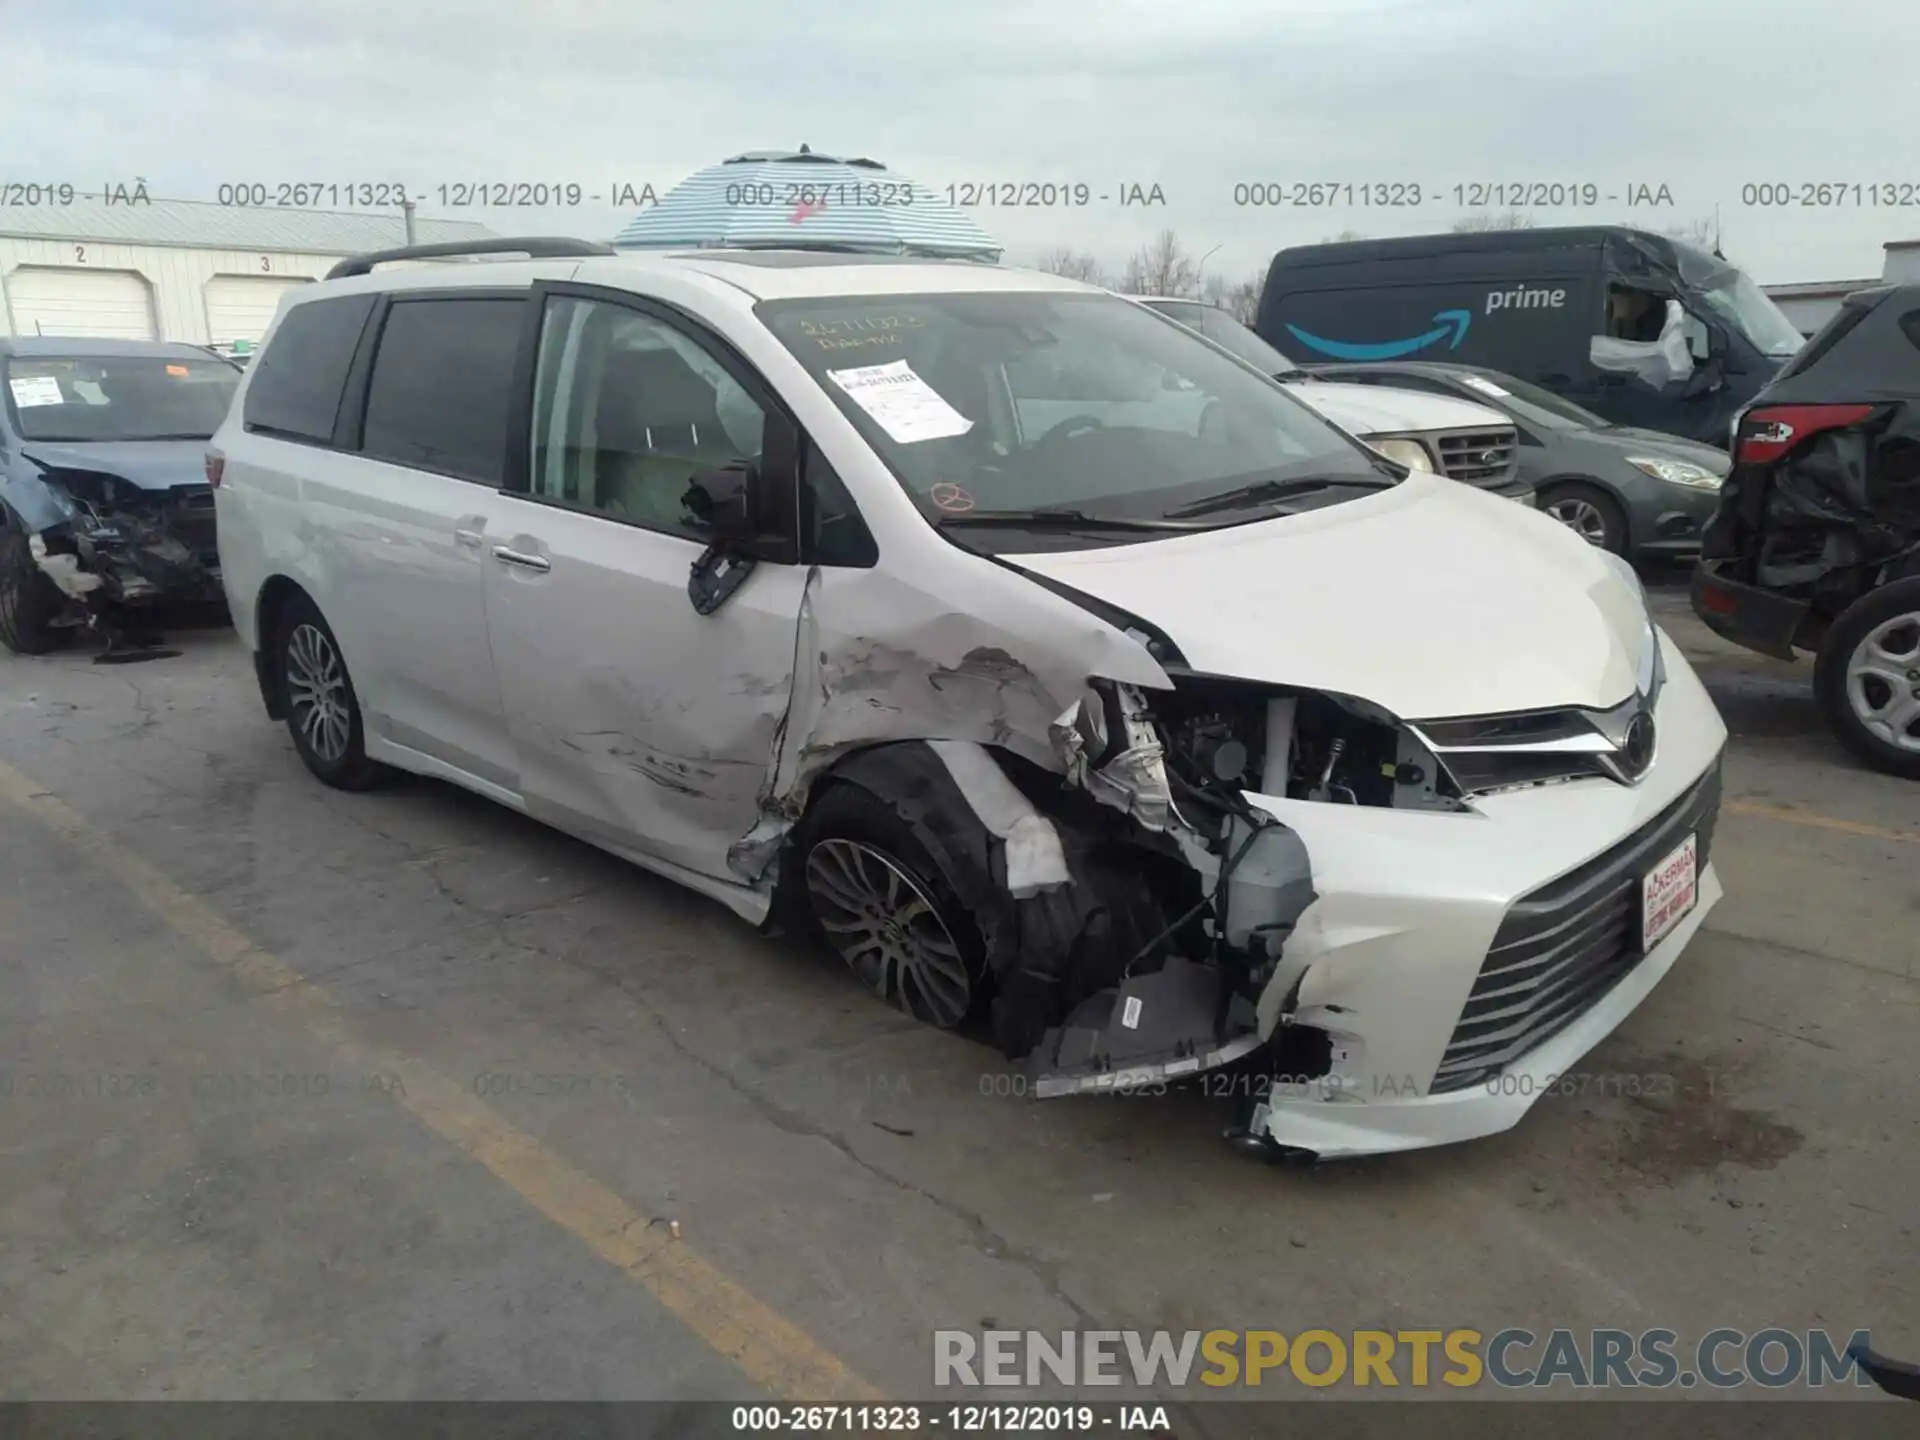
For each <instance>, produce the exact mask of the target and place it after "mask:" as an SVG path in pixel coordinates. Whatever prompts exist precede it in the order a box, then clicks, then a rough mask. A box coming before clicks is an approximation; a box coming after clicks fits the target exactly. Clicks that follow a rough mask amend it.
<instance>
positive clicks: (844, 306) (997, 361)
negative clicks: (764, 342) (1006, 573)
mask: <svg viewBox="0 0 1920 1440" xmlns="http://www.w3.org/2000/svg"><path fill="white" fill-rule="evenodd" d="M758 313H759V314H760V316H761V318H762V319H763V320H764V321H765V322H766V324H767V325H768V326H769V328H771V329H772V331H773V333H774V334H775V335H776V336H778V337H779V339H780V341H781V342H782V343H783V344H784V345H785V346H786V347H787V348H788V349H789V350H790V351H792V352H793V354H794V355H795V356H796V357H797V358H798V359H799V361H800V363H801V364H802V365H804V366H805V367H806V368H807V369H808V371H809V372H811V373H812V374H813V376H814V377H815V379H817V380H818V381H819V382H820V384H821V386H822V388H823V389H824V390H825V391H826V393H827V394H828V395H830V396H832V397H833V400H834V402H835V403H836V404H837V405H838V406H839V407H840V409H841V410H842V411H843V412H844V413H845V414H846V415H847V417H848V418H849V419H850V420H851V421H852V422H853V424H854V425H855V426H856V427H858V428H859V430H860V432H861V434H862V435H863V436H865V438H866V439H867V441H868V443H870V444H871V445H872V446H873V448H874V450H875V451H876V452H877V453H878V454H879V455H880V457H881V458H882V459H883V460H884V461H885V462H886V463H887V465H888V466H889V468H891V469H892V471H893V473H894V475H895V476H896V477H897V478H898V479H899V481H900V483H901V484H902V485H903V486H905V487H906V489H907V491H908V492H909V493H910V494H911V495H912V496H913V497H914V498H915V500H917V501H919V502H920V503H921V505H922V506H923V508H925V509H926V511H927V513H928V514H929V515H930V516H932V517H936V518H937V517H940V516H942V515H946V516H957V515H962V514H965V513H967V512H970V511H975V510H979V511H1008V510H1018V511H1031V510H1039V509H1054V510H1060V509H1072V510H1076V511H1079V512H1082V513H1084V514H1087V515H1105V516H1114V517H1122V516H1133V517H1158V516H1162V515H1164V514H1165V512H1166V511H1167V510H1168V509H1169V508H1171V507H1174V506H1177V505H1182V504H1187V503H1190V502H1192V501H1195V500H1199V499H1203V498H1207V497H1210V496H1215V495H1219V494H1221V493H1222V492H1225V491H1229V490H1234V489H1238V488H1239V487H1242V486H1246V485H1249V484H1253V483H1255V482H1259V481H1265V480H1275V481H1278V480H1294V479H1305V478H1324V479H1328V480H1332V481H1334V482H1336V483H1340V484H1344V483H1347V482H1351V483H1352V484H1353V485H1356V486H1374V485H1378V484H1379V483H1380V482H1381V479H1382V473H1381V470H1380V469H1379V468H1376V464H1377V462H1376V461H1375V459H1374V457H1372V456H1371V455H1370V454H1369V452H1367V451H1366V450H1364V449H1363V448H1362V447H1361V446H1360V445H1359V444H1358V443H1357V442H1355V441H1353V440H1350V439H1348V438H1347V437H1346V436H1344V435H1342V434H1341V433H1340V432H1339V431H1337V430H1335V429H1334V428H1333V427H1332V426H1330V425H1329V424H1327V422H1326V421H1324V420H1322V419H1321V418H1320V417H1319V416H1318V415H1316V414H1315V413H1314V412H1313V411H1312V410H1310V409H1309V408H1308V407H1307V406H1305V405H1304V404H1302V403H1301V402H1299V401H1298V400H1295V399H1294V398H1293V397H1292V396H1290V395H1288V394H1287V393H1286V391H1284V390H1283V389H1281V388H1280V386H1278V385H1277V384H1275V383H1274V382H1273V381H1271V380H1269V379H1268V378H1266V377H1265V376H1264V375H1261V374H1256V373H1255V372H1253V371H1251V370H1249V369H1247V368H1246V367H1245V366H1244V365H1242V364H1240V363H1239V362H1237V361H1235V360H1233V359H1231V358H1230V357H1228V356H1226V355H1223V354H1221V353H1220V352H1219V351H1218V350H1216V349H1214V348H1213V347H1212V346H1210V345H1206V344H1203V343H1201V341H1200V340H1199V339H1198V338H1196V337H1195V336H1194V335H1193V334H1192V332H1191V331H1189V330H1187V329H1185V328H1184V327H1182V326H1179V325H1169V324H1167V323H1166V321H1165V320H1163V319H1162V318H1160V317H1159V316H1157V315H1152V314H1149V313H1148V312H1147V311H1146V310H1144V309H1143V308H1141V307H1140V306H1138V305H1135V304H1134V303H1132V302H1131V301H1128V300H1122V299H1120V298H1118V297H1116V296H1112V295H1075V294H1052V293H1046V292H1038V291H1002V292H990V293H981V292H977V291H976V292H966V293H958V294H938V295H900V296H859V297H841V298H835V299H825V300H816V299H807V300H779V301H770V302H767V303H764V304H762V305H761V306H760V307H759V309H758ZM1307 493H1308V492H1307V491H1304V490H1303V491H1302V492H1301V494H1302V495H1303V496H1304V495H1306V494H1307ZM1359 493H1361V492H1360V491H1358V490H1355V491H1353V492H1351V494H1349V493H1348V492H1346V491H1345V490H1337V491H1335V492H1334V493H1333V496H1332V498H1335V499H1342V500H1344V499H1349V498H1353V496H1354V495H1357V494H1359ZM1328 498H1329V496H1328V492H1327V491H1325V490H1324V489H1323V490H1319V491H1317V492H1315V496H1314V498H1313V499H1312V500H1307V499H1302V500H1301V502H1300V503H1303V504H1305V503H1316V504H1317V503H1326V501H1327V499H1328ZM1253 503H1255V502H1253V501H1252V500H1249V501H1247V502H1246V505H1251V504H1253ZM1264 503H1267V504H1271V503H1272V502H1271V501H1270V500H1269V501H1266V502H1264ZM1241 508H1242V510H1243V511H1244V509H1245V508H1246V506H1245V505H1243V506H1242V507H1241ZM1229 510H1230V507H1228V508H1227V509H1223V511H1222V512H1220V513H1221V518H1220V522H1219V523H1222V524H1227V523H1232V521H1231V519H1230V518H1228V514H1229ZM1240 518H1242V519H1244V518H1245V515H1244V513H1243V514H1242V515H1241V517H1240Z"/></svg>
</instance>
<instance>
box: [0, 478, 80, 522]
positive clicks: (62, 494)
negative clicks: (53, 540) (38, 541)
mask: <svg viewBox="0 0 1920 1440" xmlns="http://www.w3.org/2000/svg"><path fill="white" fill-rule="evenodd" d="M0 501H5V502H6V506H7V508H8V509H9V510H11V511H13V513H14V514H15V515H17V516H19V517H20V523H21V524H22V525H23V526H24V527H25V528H26V530H27V532H28V533H29V534H34V533H37V532H39V531H41V530H51V529H53V528H54V526H56V525H64V524H66V523H67V522H68V521H69V520H71V519H73V517H74V515H75V513H76V511H77V507H76V506H75V505H74V503H73V497H72V496H70V495H69V494H67V492H66V489H65V488H64V487H63V486H61V485H60V484H59V483H57V482H56V481H52V480H49V479H47V478H46V476H44V475H42V474H40V473H39V472H38V471H37V470H35V469H33V468H32V467H31V466H26V465H22V466H20V467H17V468H16V469H14V470H12V471H11V472H9V473H7V474H5V475H0Z"/></svg>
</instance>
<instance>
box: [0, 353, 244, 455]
mask: <svg viewBox="0 0 1920 1440" xmlns="http://www.w3.org/2000/svg"><path fill="white" fill-rule="evenodd" d="M6 373H7V391H6V399H7V404H8V408H9V409H10V411H11V412H12V414H13V417H14V424H15V426H16V427H17V428H18V430H19V432H20V436H21V438H22V439H25V440H47V441H53V440H69V441H95V440H204V439H206V438H207V437H209V436H210V435H212V434H213V432H214V431H215V430H217V429H219V428H220V422H221V421H222V420H224V419H225V418H226V414H227V404H228V402H229V401H231V400H232V399H233V392H234V390H235V388H236V387H238V385H239V384H240V372H239V371H238V370H236V369H234V367H233V366H231V365H228V364H226V363H225V362H223V361H219V360H213V359H208V360H180V359H174V358H170V357H167V356H149V355H99V356H94V355H61V356H37V357H29V356H18V355H16V356H14V357H13V358H12V359H10V360H8V361H7V365H6Z"/></svg>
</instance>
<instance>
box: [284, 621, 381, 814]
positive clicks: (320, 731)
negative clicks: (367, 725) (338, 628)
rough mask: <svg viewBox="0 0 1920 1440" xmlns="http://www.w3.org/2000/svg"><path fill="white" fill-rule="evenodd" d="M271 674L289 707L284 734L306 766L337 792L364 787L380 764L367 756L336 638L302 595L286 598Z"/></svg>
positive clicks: (375, 780)
mask: <svg viewBox="0 0 1920 1440" xmlns="http://www.w3.org/2000/svg"><path fill="white" fill-rule="evenodd" d="M274 665H275V674H276V676H277V677H278V679H279V683H280V693H281V695H282V696H284V697H285V700H286V708H287V733H288V734H290V735H291V736H292V737H293V748H294V749H295V750H297V751H299V752H300V759H301V760H302V762H304V763H305V765H306V767H307V769H309V770H311V771H312V772H313V773H314V775H315V776H316V777H317V778H318V779H319V780H321V781H322V782H323V783H325V784H327V785H331V786H333V788H334V789H336V790H367V789H371V788H372V787H373V786H374V785H377V784H378V783H379V782H380V778H381V775H382V767H381V766H380V765H379V764H377V763H376V762H374V761H372V760H369V759H368V758H367V752H366V746H365V733H364V731H363V730H362V729H361V724H360V701H359V698H358V697H357V696H356V695H355V694H354V692H353V680H352V677H351V676H349V675H348V674H347V662H346V660H345V658H344V657H342V655H341V654H340V642H339V641H337V640H335V639H334V637H333V631H332V629H331V628H329V627H328V625H327V622H326V617H324V616H323V615H321V613H320V609H319V607H318V606H317V605H315V604H314V603H313V601H311V600H309V599H308V598H307V597H306V596H305V595H296V596H294V597H293V598H292V599H291V600H289V601H288V602H287V605H286V609H285V610H284V612H283V613H282V615H281V617H280V632H279V635H278V636H277V637H276V639H275V642H274Z"/></svg>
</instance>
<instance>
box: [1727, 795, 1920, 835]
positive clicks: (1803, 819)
mask: <svg viewBox="0 0 1920 1440" xmlns="http://www.w3.org/2000/svg"><path fill="white" fill-rule="evenodd" d="M1721 808H1722V809H1723V810H1731V811H1732V812H1733V813H1734V814H1736V815H1752V816H1755V817H1757V818H1759V819H1761V820H1779V821H1782V822H1783V823H1785V824H1788V825H1809V826H1812V827H1813V828H1814V829H1816V830H1836V831H1838V832H1839V833H1840V834H1842V835H1864V836H1865V837H1866V838H1867V839H1869V840H1902V841H1905V842H1906V843H1907V844H1909V845H1915V844H1920V834H1916V833H1915V832H1913V831H1911V830H1888V829H1886V828H1884V827H1882V826H1879V825H1864V824H1862V823H1861V822H1860V821H1858V820H1842V819H1840V818H1838V817H1837V816H1833V815H1815V814H1812V813H1810V812H1808V811H1805V810H1789V809H1787V808H1786V807H1785V806H1781V805H1761V804H1759V803H1758V802H1756V801H1753V800H1729V801H1728V802H1727V803H1726V804H1725V805H1723V806H1722V807H1721Z"/></svg>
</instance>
